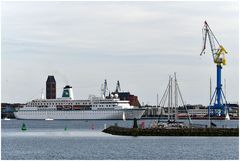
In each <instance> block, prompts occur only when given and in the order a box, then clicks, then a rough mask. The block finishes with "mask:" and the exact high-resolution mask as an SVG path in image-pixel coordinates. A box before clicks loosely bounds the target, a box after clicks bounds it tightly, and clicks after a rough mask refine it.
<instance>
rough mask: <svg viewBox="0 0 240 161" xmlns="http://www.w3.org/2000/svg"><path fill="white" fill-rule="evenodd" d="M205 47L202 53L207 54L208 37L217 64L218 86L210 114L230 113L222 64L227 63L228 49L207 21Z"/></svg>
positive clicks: (204, 28)
mask: <svg viewBox="0 0 240 161" xmlns="http://www.w3.org/2000/svg"><path fill="white" fill-rule="evenodd" d="M202 31H203V49H202V52H201V54H200V55H202V54H203V53H204V54H205V50H206V42H207V38H208V39H209V43H210V47H211V52H212V57H213V61H214V63H215V64H216V66H217V87H216V89H215V91H214V93H213V95H212V96H211V100H210V104H209V106H208V115H209V117H210V115H211V116H226V115H227V113H228V107H227V106H226V105H227V100H226V97H225V95H224V92H223V90H222V82H221V81H222V80H221V79H222V76H221V73H222V66H223V65H226V58H225V55H226V54H227V51H226V50H225V48H224V47H223V46H222V45H220V44H219V42H218V40H217V39H216V37H215V35H214V34H213V32H212V30H211V29H210V27H209V25H208V23H207V21H205V22H204V26H203V29H202Z"/></svg>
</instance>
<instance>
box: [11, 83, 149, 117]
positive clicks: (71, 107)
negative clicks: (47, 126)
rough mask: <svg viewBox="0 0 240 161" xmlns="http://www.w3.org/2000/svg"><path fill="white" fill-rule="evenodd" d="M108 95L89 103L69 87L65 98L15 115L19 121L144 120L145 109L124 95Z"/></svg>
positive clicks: (39, 102) (35, 103)
mask: <svg viewBox="0 0 240 161" xmlns="http://www.w3.org/2000/svg"><path fill="white" fill-rule="evenodd" d="M104 90H105V91H104V92H103V95H102V96H101V97H96V96H93V95H92V96H90V97H89V99H87V100H75V99H74V97H73V89H72V87H71V86H69V85H67V86H65V87H64V89H63V93H62V97H61V98H55V99H43V98H42V99H35V100H32V101H30V102H28V103H27V104H26V105H25V106H24V107H22V108H19V109H18V110H17V111H15V112H14V115H15V117H16V118H17V119H34V120H35V119H38V120H41V119H45V120H108V119H109V120H122V119H123V120H125V119H134V118H136V119H140V118H141V116H142V115H143V113H144V112H145V109H143V108H139V107H138V106H134V105H131V103H130V101H129V100H127V99H126V100H123V99H120V98H119V94H120V95H121V93H120V92H118V91H117V90H116V92H113V93H111V94H110V93H109V95H108V96H106V80H105V89H104Z"/></svg>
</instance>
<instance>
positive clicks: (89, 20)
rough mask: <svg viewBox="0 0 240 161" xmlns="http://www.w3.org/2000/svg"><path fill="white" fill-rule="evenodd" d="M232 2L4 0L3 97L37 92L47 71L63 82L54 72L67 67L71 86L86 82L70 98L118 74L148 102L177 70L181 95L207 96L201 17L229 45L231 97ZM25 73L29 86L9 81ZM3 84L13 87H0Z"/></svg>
mask: <svg viewBox="0 0 240 161" xmlns="http://www.w3.org/2000/svg"><path fill="white" fill-rule="evenodd" d="M236 4H237V2H232V1H231V2H218V3H217V5H216V2H76V1H75V2H63V1H61V2H57V1H55V2H13V1H12V2H6V1H4V2H3V6H2V64H3V66H2V68H3V69H2V70H3V71H2V78H3V82H2V85H3V93H4V95H3V100H5V101H9V100H11V101H23V100H24V101H25V100H27V98H28V99H29V97H30V98H34V95H35V94H34V93H37V92H36V91H35V92H34V91H33V89H35V90H36V89H38V88H42V87H41V86H43V85H44V81H45V78H46V77H47V75H48V73H51V74H54V75H56V77H58V79H59V81H60V86H59V87H58V88H59V90H60V89H61V87H62V86H64V83H65V82H66V81H65V80H64V79H63V78H62V76H61V75H66V76H65V77H66V78H65V79H69V80H68V81H69V83H71V82H73V83H74V84H72V85H73V86H76V87H84V86H85V84H86V86H87V87H89V89H87V88H84V89H80V88H79V89H77V91H78V90H79V91H80V94H75V95H76V97H77V98H81V97H82V96H87V95H88V94H90V93H94V91H95V92H96V91H98V90H99V88H97V86H98V84H100V83H101V81H102V80H103V79H105V78H108V79H109V81H113V82H114V81H115V80H120V81H121V82H123V83H124V82H125V87H126V89H129V90H130V91H133V92H135V93H134V94H136V95H139V97H140V98H141V101H143V102H146V101H149V102H152V103H154V102H155V94H153V93H154V92H155V93H156V92H159V93H161V91H162V90H164V89H163V87H164V88H165V84H164V83H165V81H166V80H165V79H167V78H168V74H170V73H173V72H174V71H177V72H178V73H179V76H180V77H181V76H182V77H181V78H182V79H183V81H187V83H186V84H185V86H184V88H185V89H186V90H185V92H186V93H187V94H186V97H187V98H186V99H187V100H189V102H191V101H192V102H203V103H204V104H207V99H208V97H206V98H203V97H202V96H203V95H206V93H207V91H206V90H207V89H208V87H207V86H208V79H209V75H212V76H213V75H214V74H215V68H214V65H213V63H212V59H211V55H210V54H207V55H204V56H202V57H200V56H199V52H200V51H201V47H202V46H201V45H202V35H201V34H202V33H201V29H202V27H203V21H204V20H207V21H208V22H209V24H210V27H211V28H212V29H213V31H214V33H215V34H216V36H217V37H218V39H219V40H220V42H221V43H223V44H224V46H225V47H226V48H227V50H229V53H230V54H229V55H228V56H227V57H228V58H227V59H228V61H229V64H228V65H227V67H225V68H226V69H225V70H224V72H225V71H226V72H227V73H226V75H227V76H228V77H230V78H233V79H232V80H231V83H230V84H231V85H229V87H228V88H229V90H230V89H231V90H233V92H232V94H229V98H230V100H236V99H237V98H238V93H237V91H234V88H235V87H237V86H238V77H237V78H236V77H234V76H235V75H238V71H237V70H236V69H237V68H238V54H236V53H239V49H238V33H239V30H238V28H239V24H238V23H239V22H238V12H239V11H238V8H237V5H236ZM213 8H214V9H213ZM230 69H232V71H230ZM16 72H17V74H16ZM59 73H61V74H59ZM15 75H17V77H16V78H15ZM29 76H33V78H36V79H38V80H34V81H33V82H32V83H29V87H30V88H29V89H24V88H22V87H18V88H17V89H16V88H13V87H14V85H13V84H24V83H26V78H27V77H29ZM184 78H186V79H184ZM5 80H9V82H8V83H6V81H5ZM229 81H230V80H229ZM77 82H79V83H77ZM147 82H149V83H147ZM196 82H197V84H196ZM79 84H80V85H79ZM93 84H95V85H93ZM163 84H164V85H163ZM183 84H184V82H183ZM198 84H199V85H198ZM187 85H189V86H188V87H187ZM6 86H7V87H8V88H11V90H10V91H12V93H7V92H6V91H7V90H8V89H7V88H6ZM90 86H91V88H90ZM156 86H159V89H158V91H157V90H156ZM162 86H163V87H162ZM198 86H199V87H201V86H204V87H206V88H201V89H199V88H198ZM123 88H124V87H123ZM23 90H24V91H25V92H26V93H25V95H24V96H23V97H22V98H19V97H18V96H14V95H15V94H16V93H19V92H20V91H23ZM88 90H89V91H88ZM196 90H199V91H198V92H196ZM77 91H76V92H77ZM192 94H194V95H195V97H194V98H192V97H191V95H192ZM27 96H28V97H27Z"/></svg>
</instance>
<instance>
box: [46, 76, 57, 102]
mask: <svg viewBox="0 0 240 161" xmlns="http://www.w3.org/2000/svg"><path fill="white" fill-rule="evenodd" d="M46 98H47V99H55V98H56V81H55V78H54V76H53V75H49V76H48V78H47V81H46Z"/></svg>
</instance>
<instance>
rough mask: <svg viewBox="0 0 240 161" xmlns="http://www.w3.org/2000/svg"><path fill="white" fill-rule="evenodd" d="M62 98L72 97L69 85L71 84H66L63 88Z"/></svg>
mask: <svg viewBox="0 0 240 161" xmlns="http://www.w3.org/2000/svg"><path fill="white" fill-rule="evenodd" d="M62 98H70V99H73V90H72V87H71V86H69V85H66V86H65V87H64V88H63V94H62Z"/></svg>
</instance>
